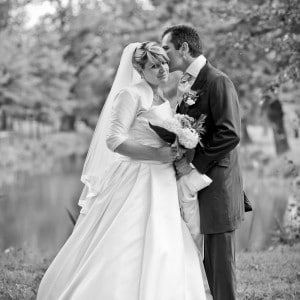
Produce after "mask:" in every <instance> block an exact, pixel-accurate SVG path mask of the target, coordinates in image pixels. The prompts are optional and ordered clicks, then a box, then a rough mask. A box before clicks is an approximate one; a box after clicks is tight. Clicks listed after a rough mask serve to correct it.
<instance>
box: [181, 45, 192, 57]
mask: <svg viewBox="0 0 300 300" xmlns="http://www.w3.org/2000/svg"><path fill="white" fill-rule="evenodd" d="M189 52H190V47H189V44H188V43H187V42H183V43H182V45H181V47H180V53H181V55H182V56H183V57H186V56H187V55H188V54H189Z"/></svg>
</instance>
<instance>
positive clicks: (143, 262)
mask: <svg viewBox="0 0 300 300" xmlns="http://www.w3.org/2000/svg"><path fill="white" fill-rule="evenodd" d="M168 76H169V68H168V57H167V56H166V53H165V52H164V50H163V49H162V48H161V47H160V46H158V45H157V44H156V43H154V42H144V43H134V44H130V45H128V46H127V47H126V48H125V49H124V51H123V54H122V57H121V61H120V65H119V69H118V72H117V75H116V78H115V80H114V83H113V86H112V89H111V92H110V94H109V96H108V99H107V101H106V104H105V106H104V109H103V110H102V114H101V116H100V119H99V121H98V124H97V128H96V130H95V133H94V136H93V140H92V143H91V146H90V149H89V153H88V156H87V159H86V162H85V165H84V169H83V174H82V181H83V182H84V184H85V187H84V190H83V192H82V195H81V197H80V201H79V205H80V206H81V207H82V209H81V214H80V217H79V219H78V221H77V223H76V226H75V228H74V230H73V233H72V235H71V236H70V237H69V239H68V240H67V242H66V243H65V245H64V246H63V247H62V249H61V250H60V252H59V253H58V255H57V256H56V258H55V259H54V261H53V262H52V264H51V265H50V267H49V269H48V270H47V272H46V273H45V275H44V277H43V279H42V282H41V284H40V287H39V290H38V296H37V299H40V300H49V299H53V300H62V299H65V300H69V299H71V300H83V299H87V300H88V299H90V300H96V299H99V300H205V299H206V296H205V289H204V280H203V278H204V277H205V274H204V271H203V267H202V259H201V258H200V257H199V253H198V251H197V249H196V246H195V244H194V242H193V239H192V237H191V235H190V233H189V231H188V229H187V227H186V225H185V223H184V222H183V221H182V219H181V216H180V210H179V204H178V196H177V186H176V178H175V172H174V169H173V165H172V162H173V161H174V159H175V158H176V156H177V150H176V148H173V147H169V146H168V145H167V144H165V142H164V141H163V140H161V139H160V138H159V137H158V136H157V135H156V133H154V131H152V130H151V129H150V127H149V125H148V124H149V122H150V121H151V122H154V123H155V121H157V120H161V119H164V118H166V117H168V116H171V115H172V110H171V107H170V104H169V102H168V101H166V100H165V99H164V98H163V97H162V94H161V93H160V90H159V86H160V85H161V84H163V83H165V82H167V80H168Z"/></svg>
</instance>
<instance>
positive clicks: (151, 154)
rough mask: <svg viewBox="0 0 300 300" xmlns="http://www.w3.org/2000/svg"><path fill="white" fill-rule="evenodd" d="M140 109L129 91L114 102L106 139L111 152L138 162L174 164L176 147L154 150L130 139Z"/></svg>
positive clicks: (124, 92)
mask: <svg viewBox="0 0 300 300" xmlns="http://www.w3.org/2000/svg"><path fill="white" fill-rule="evenodd" d="M138 107H139V102H138V99H136V98H135V97H134V96H133V95H132V94H131V93H130V92H129V91H126V90H123V91H122V92H121V93H120V94H119V95H118V97H117V98H116V100H115V102H114V106H113V109H112V120H111V126H110V129H109V134H108V137H107V139H106V143H107V146H108V148H109V149H110V150H112V151H114V152H117V153H120V154H122V155H125V156H128V157H130V158H132V159H136V160H156V161H162V162H172V161H173V160H174V159H175V158H176V154H177V150H176V147H174V148H171V147H162V148H154V147H151V146H145V145H142V144H141V143H139V142H137V141H135V140H133V139H130V138H129V136H128V131H129V129H130V127H131V126H132V123H133V121H134V120H135V118H136V116H137V111H138Z"/></svg>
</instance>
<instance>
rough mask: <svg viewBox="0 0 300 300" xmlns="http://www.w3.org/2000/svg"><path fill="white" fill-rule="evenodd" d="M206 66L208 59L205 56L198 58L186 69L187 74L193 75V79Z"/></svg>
mask: <svg viewBox="0 0 300 300" xmlns="http://www.w3.org/2000/svg"><path fill="white" fill-rule="evenodd" d="M205 64H206V58H205V56H204V55H202V54H201V55H200V56H198V57H197V58H196V59H195V60H194V61H193V62H192V63H191V64H190V65H189V66H188V68H187V69H186V72H185V73H189V74H191V75H192V76H193V77H197V76H198V74H199V72H200V71H201V70H202V68H203V67H204V66H205Z"/></svg>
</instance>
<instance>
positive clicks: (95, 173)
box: [78, 43, 141, 214]
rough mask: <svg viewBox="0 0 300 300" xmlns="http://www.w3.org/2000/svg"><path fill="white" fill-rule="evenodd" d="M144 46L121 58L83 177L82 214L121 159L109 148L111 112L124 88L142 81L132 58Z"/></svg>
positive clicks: (134, 45)
mask: <svg viewBox="0 0 300 300" xmlns="http://www.w3.org/2000/svg"><path fill="white" fill-rule="evenodd" d="M139 45H140V43H132V44H129V45H128V46H126V47H125V49H124V50H123V54H122V56H121V60H120V64H119V67H118V71H117V73H116V76H115V79H114V82H113V85H112V87H111V90H110V93H109V95H108V97H107V99H106V101H105V105H104V107H103V109H102V112H101V115H100V117H99V120H98V122H97V126H96V129H95V132H94V135H93V138H92V141H91V144H90V148H89V151H88V154H87V157H86V160H85V163H84V167H83V171H82V174H81V181H82V182H83V183H84V185H85V186H84V188H83V191H82V193H81V196H80V199H79V203H78V204H79V206H81V207H82V209H81V213H83V214H84V213H87V211H88V209H89V207H90V206H91V205H92V202H93V200H92V199H93V197H95V196H96V195H97V193H98V192H99V187H100V183H101V179H102V176H103V174H104V172H105V170H106V169H107V167H108V166H109V165H110V164H111V163H112V162H113V161H114V160H115V159H116V158H117V156H118V154H116V153H113V152H112V151H110V150H109V149H108V148H107V146H106V136H107V133H108V129H109V126H110V117H111V110H112V106H113V101H114V99H115V97H116V95H117V94H118V93H119V92H120V90H122V89H123V88H124V87H126V86H128V85H131V84H135V83H137V82H138V81H140V80H141V78H140V76H139V74H138V72H136V71H135V69H134V68H133V66H132V55H133V53H134V50H135V49H136V48H137V47H138V46H139Z"/></svg>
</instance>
